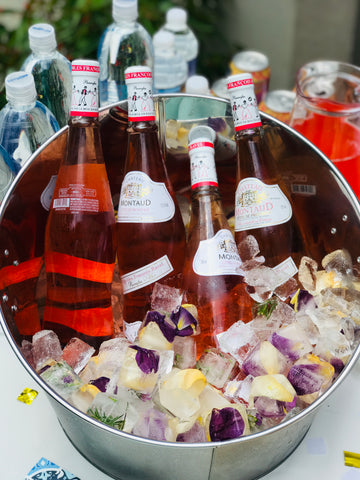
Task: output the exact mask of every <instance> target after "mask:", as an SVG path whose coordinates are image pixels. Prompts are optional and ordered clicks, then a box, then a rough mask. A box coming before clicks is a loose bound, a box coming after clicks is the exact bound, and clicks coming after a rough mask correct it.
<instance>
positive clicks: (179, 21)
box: [166, 7, 187, 32]
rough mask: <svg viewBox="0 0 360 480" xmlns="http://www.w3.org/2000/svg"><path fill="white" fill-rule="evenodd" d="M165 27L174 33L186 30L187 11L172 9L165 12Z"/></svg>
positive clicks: (177, 8)
mask: <svg viewBox="0 0 360 480" xmlns="http://www.w3.org/2000/svg"><path fill="white" fill-rule="evenodd" d="M166 27H167V28H169V29H170V30H173V31H174V32H181V31H182V30H185V29H186V28H187V11H186V10H184V9H183V8H179V7H174V8H170V10H168V11H167V12H166Z"/></svg>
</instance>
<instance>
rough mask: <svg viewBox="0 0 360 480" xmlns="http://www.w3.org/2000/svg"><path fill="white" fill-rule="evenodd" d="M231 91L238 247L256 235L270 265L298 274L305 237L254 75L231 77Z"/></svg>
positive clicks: (261, 252)
mask: <svg viewBox="0 0 360 480" xmlns="http://www.w3.org/2000/svg"><path fill="white" fill-rule="evenodd" d="M228 91H229V93H230V102H231V106H232V112H233V119H234V126H235V140H236V144H237V174H236V182H237V188H236V193H235V240H236V243H237V245H238V244H239V243H240V242H241V241H242V240H243V239H244V237H245V236H246V235H248V234H252V235H254V237H255V238H256V240H257V241H258V244H259V247H260V254H261V255H263V256H264V257H265V264H266V265H267V266H269V267H278V268H282V269H283V270H284V271H286V272H287V273H288V274H289V276H292V275H294V274H295V273H296V271H297V268H296V265H295V263H294V260H295V261H297V258H295V257H296V251H295V249H296V248H297V247H296V245H298V246H299V245H301V243H299V242H301V236H300V234H299V229H298V228H297V224H296V221H295V216H294V214H293V207H292V202H291V198H290V195H289V193H288V190H287V188H286V186H285V184H284V182H283V180H282V178H281V175H280V172H279V171H278V168H277V165H276V161H275V159H274V157H273V155H272V153H271V151H270V149H269V146H268V144H267V141H266V136H265V133H264V129H263V127H262V122H261V118H260V115H259V110H258V106H257V101H256V97H255V93H254V84H253V79H252V76H251V74H249V73H244V74H237V75H232V76H230V77H229V78H228ZM300 250H301V249H300ZM280 264H281V267H280Z"/></svg>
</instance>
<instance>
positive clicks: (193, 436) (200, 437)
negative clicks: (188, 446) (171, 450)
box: [176, 422, 207, 443]
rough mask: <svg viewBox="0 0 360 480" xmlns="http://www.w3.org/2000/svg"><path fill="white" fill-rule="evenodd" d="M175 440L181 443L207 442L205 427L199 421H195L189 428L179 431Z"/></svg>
mask: <svg viewBox="0 0 360 480" xmlns="http://www.w3.org/2000/svg"><path fill="white" fill-rule="evenodd" d="M176 441H177V442H183V443H202V442H207V438H206V432H205V428H204V426H203V425H201V424H200V422H195V423H194V424H193V426H192V427H191V428H190V429H189V430H187V431H186V432H184V433H179V434H178V436H177V437H176Z"/></svg>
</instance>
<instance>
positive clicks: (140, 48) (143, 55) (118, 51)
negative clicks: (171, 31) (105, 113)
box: [97, 0, 154, 107]
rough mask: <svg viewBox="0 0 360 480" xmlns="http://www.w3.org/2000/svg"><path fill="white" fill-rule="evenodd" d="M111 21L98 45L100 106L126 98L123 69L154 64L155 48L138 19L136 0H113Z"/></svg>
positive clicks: (150, 66) (151, 66)
mask: <svg viewBox="0 0 360 480" xmlns="http://www.w3.org/2000/svg"><path fill="white" fill-rule="evenodd" d="M112 17H113V20H114V22H113V23H111V24H110V25H109V26H108V27H107V28H106V29H105V31H104V33H103V34H102V36H101V39H100V41H99V45H98V54H97V56H98V60H99V63H100V81H99V88H100V106H102V107H103V106H105V105H111V104H113V103H117V102H119V101H120V100H126V98H127V91H126V85H125V69H126V68H127V67H130V66H132V65H146V66H148V67H149V68H153V65H154V49H153V44H152V39H151V36H150V34H149V33H148V31H147V30H146V29H145V28H144V27H143V26H142V25H141V23H139V22H138V21H137V19H138V0H113V1H112Z"/></svg>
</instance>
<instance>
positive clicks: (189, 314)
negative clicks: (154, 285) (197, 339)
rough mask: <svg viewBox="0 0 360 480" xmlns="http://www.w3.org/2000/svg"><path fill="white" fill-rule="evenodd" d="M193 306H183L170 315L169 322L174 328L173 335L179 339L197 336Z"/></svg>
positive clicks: (196, 323) (196, 322) (196, 316)
mask: <svg viewBox="0 0 360 480" xmlns="http://www.w3.org/2000/svg"><path fill="white" fill-rule="evenodd" d="M193 307H194V305H191V304H184V305H182V306H181V307H180V308H178V309H177V310H174V311H173V312H172V313H171V315H170V320H171V321H172V322H173V324H174V325H175V326H176V332H175V335H177V336H179V337H188V336H190V335H194V334H197V329H198V323H199V322H198V320H197V319H198V314H197V309H196V307H195V310H194V308H193Z"/></svg>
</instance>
